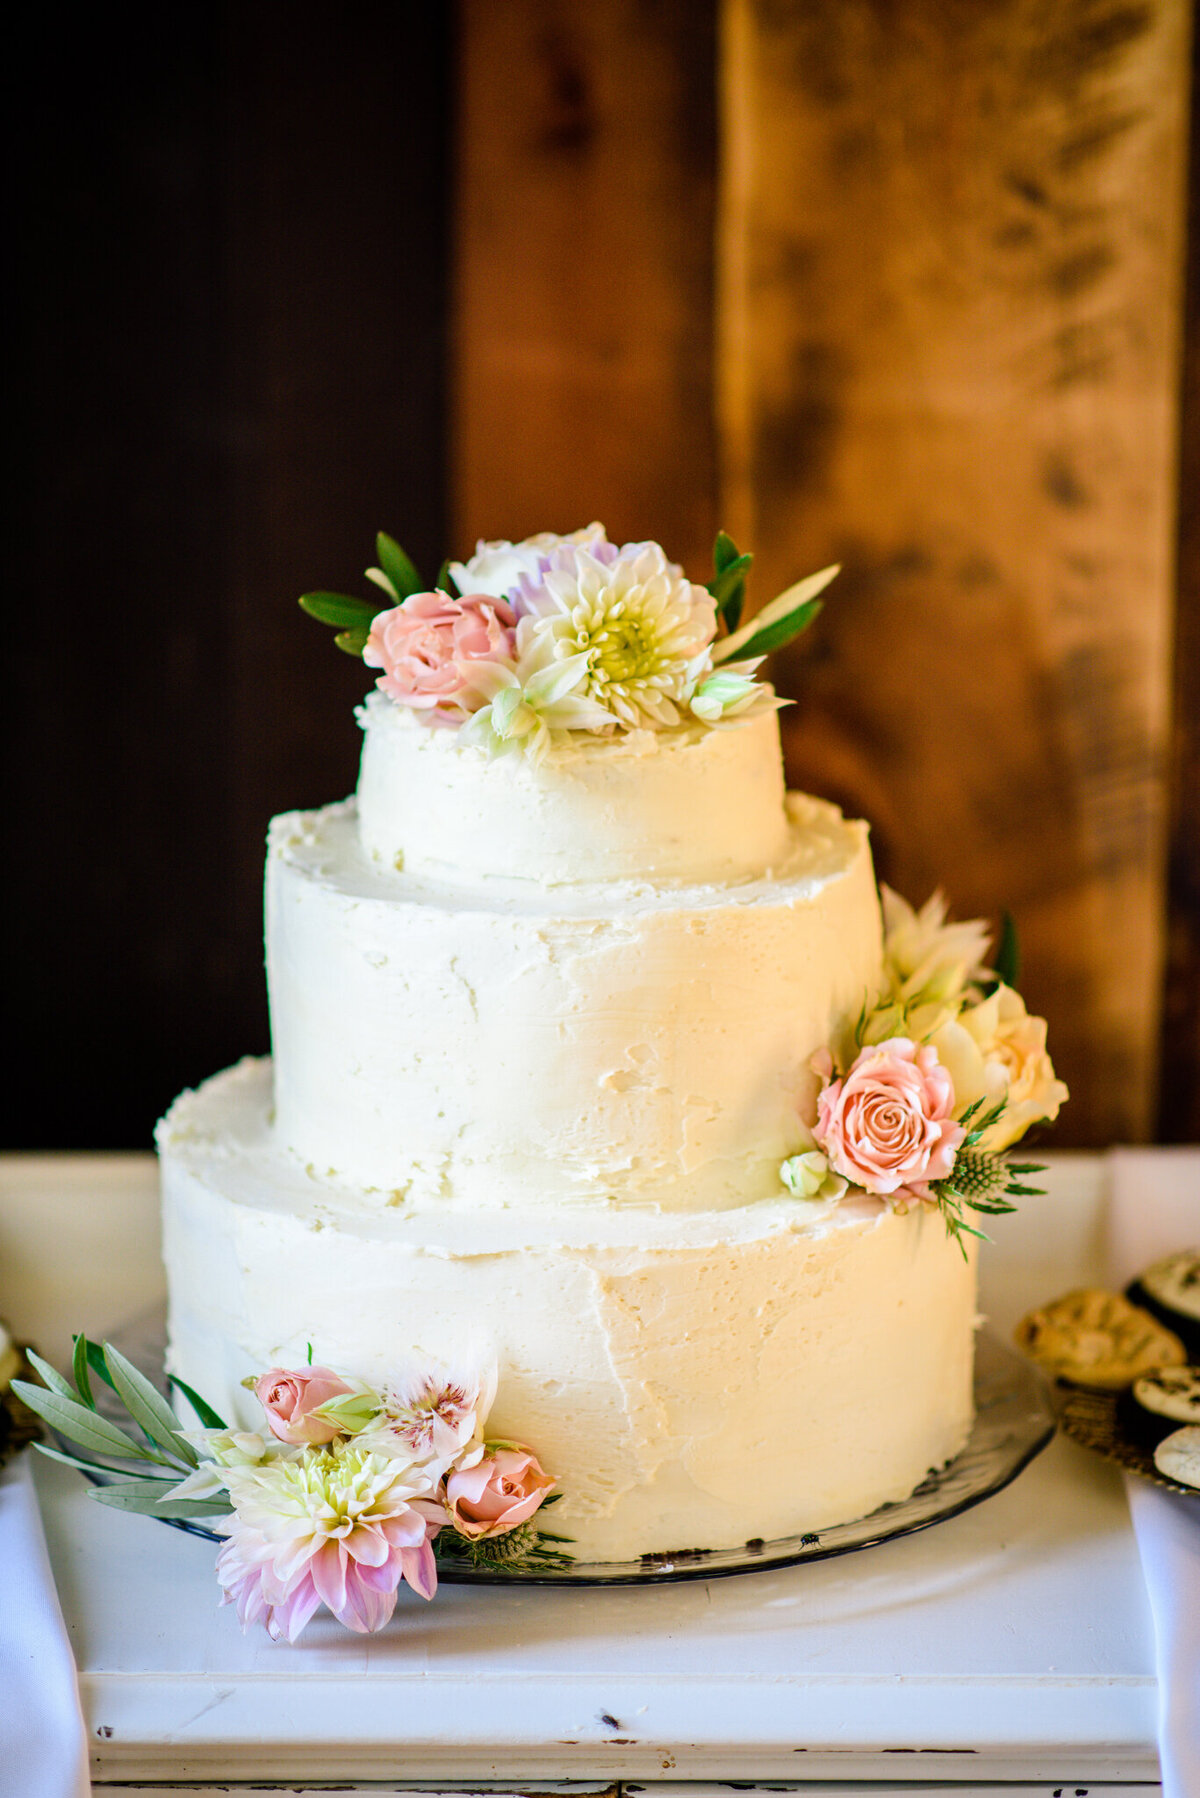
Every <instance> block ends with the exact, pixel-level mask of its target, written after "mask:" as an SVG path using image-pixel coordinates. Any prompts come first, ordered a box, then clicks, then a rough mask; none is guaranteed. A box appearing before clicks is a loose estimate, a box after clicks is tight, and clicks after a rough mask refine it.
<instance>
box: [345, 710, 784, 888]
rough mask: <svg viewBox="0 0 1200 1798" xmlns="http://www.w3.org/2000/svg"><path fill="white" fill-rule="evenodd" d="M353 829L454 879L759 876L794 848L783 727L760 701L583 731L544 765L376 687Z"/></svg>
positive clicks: (406, 863) (419, 869)
mask: <svg viewBox="0 0 1200 1798" xmlns="http://www.w3.org/2000/svg"><path fill="white" fill-rule="evenodd" d="M359 717H360V722H361V723H362V725H363V730H364V733H365V740H364V744H363V756H362V772H361V775H360V778H359V785H358V817H359V833H360V837H361V841H362V845H363V848H364V850H365V851H366V852H367V854H368V855H369V856H371V857H372V858H374V859H375V860H377V861H382V862H384V863H386V864H388V865H390V866H394V867H396V868H398V869H400V868H402V869H403V870H404V872H405V873H407V874H419V875H428V876H430V877H431V878H434V879H437V880H439V881H441V882H446V883H450V884H454V885H474V884H475V883H477V882H479V881H481V880H482V881H492V880H494V881H503V882H508V881H521V882H524V883H529V882H536V883H540V884H542V885H544V886H576V885H592V884H595V883H599V882H606V881H626V880H638V881H650V882H652V883H653V884H655V885H662V884H671V883H677V882H678V883H689V884H690V883H698V882H705V883H710V882H711V883H718V882H719V883H722V884H724V883H730V882H734V883H736V882H738V881H742V880H756V879H760V878H761V877H762V876H763V875H764V874H767V873H769V872H770V871H771V870H772V869H774V868H777V867H780V866H782V865H783V863H784V862H785V861H786V859H787V857H788V854H789V850H790V835H789V827H788V820H787V815H786V812H785V810H784V787H783V768H782V763H781V760H780V753H779V727H778V723H777V721H776V714H775V713H774V712H766V713H763V714H761V715H760V716H758V717H755V718H751V719H747V720H746V721H745V722H744V723H740V724H737V725H734V726H731V727H729V728H726V729H722V730H710V729H708V728H707V727H706V726H704V725H701V724H696V725H693V726H691V727H685V728H683V729H680V730H673V731H669V732H654V731H633V732H631V733H629V734H628V735H625V736H621V737H618V738H612V737H598V736H594V735H590V734H587V733H582V732H581V733H578V734H577V735H576V736H575V737H574V738H573V739H572V740H571V741H570V742H569V743H568V744H566V745H564V746H560V747H556V748H555V750H554V753H553V756H552V757H551V758H550V759H549V760H548V761H547V762H544V763H542V764H541V765H538V764H536V763H535V762H533V761H531V760H529V759H527V758H525V757H524V756H521V755H519V754H516V755H507V756H503V757H500V758H498V759H497V760H494V761H492V760H489V759H488V758H487V757H486V756H485V755H484V754H483V753H482V752H481V751H478V750H464V749H462V748H460V747H459V746H458V743H457V740H456V738H457V733H456V732H455V731H452V730H445V729H438V728H436V727H435V728H430V727H429V726H428V725H425V724H423V723H421V722H419V721H418V720H417V719H416V718H415V717H414V716H413V714H412V713H411V712H409V711H406V710H404V709H403V708H402V707H399V706H395V705H392V704H391V703H390V702H389V701H388V700H386V699H384V698H383V696H382V695H381V694H372V695H371V697H370V698H369V699H368V700H367V702H366V704H365V706H364V707H363V708H362V710H361V712H360V714H359Z"/></svg>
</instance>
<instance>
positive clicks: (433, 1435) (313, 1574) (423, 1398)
mask: <svg viewBox="0 0 1200 1798" xmlns="http://www.w3.org/2000/svg"><path fill="white" fill-rule="evenodd" d="M310 1355H311V1351H310ZM29 1359H30V1361H31V1363H32V1365H33V1366H34V1367H35V1368H36V1370H37V1372H38V1373H39V1374H40V1376H41V1378H42V1379H43V1381H44V1382H45V1385H44V1386H35V1385H33V1384H32V1383H31V1382H29V1381H14V1383H13V1389H14V1391H16V1392H18V1393H19V1394H20V1396H21V1397H22V1398H23V1399H24V1401H25V1403H26V1404H27V1405H28V1406H29V1408H30V1409H31V1410H32V1411H35V1412H36V1413H37V1414H38V1416H39V1417H41V1418H42V1419H43V1420H44V1421H45V1422H46V1423H48V1424H49V1425H50V1426H51V1428H52V1429H53V1430H54V1431H55V1432H56V1434H57V1435H59V1436H60V1437H65V1438H66V1439H67V1440H69V1441H70V1442H72V1443H74V1444H76V1445H77V1446H78V1447H80V1448H83V1449H85V1450H86V1451H87V1456H86V1458H85V1457H83V1456H80V1455H73V1454H67V1453H65V1452H64V1451H62V1450H60V1449H57V1448H53V1447H51V1446H49V1445H48V1444H46V1443H38V1444H37V1445H36V1446H37V1447H38V1448H39V1449H40V1450H41V1452H42V1453H43V1454H46V1455H49V1456H50V1457H51V1458H52V1459H54V1460H56V1461H64V1462H65V1463H66V1464H67V1465H68V1466H69V1467H77V1468H80V1469H82V1471H83V1472H84V1473H87V1474H88V1475H89V1476H90V1477H91V1478H92V1479H93V1480H96V1479H99V1480H101V1481H104V1482H110V1483H105V1484H100V1485H94V1486H93V1487H92V1488H91V1492H90V1496H91V1497H92V1498H94V1499H97V1500H98V1501H99V1502H100V1503H101V1504H105V1505H112V1506H115V1507H116V1508H117V1509H119V1510H124V1511H141V1512H144V1513H147V1514H148V1515H150V1516H152V1517H158V1518H161V1519H163V1520H164V1521H167V1522H179V1521H182V1520H185V1519H189V1518H202V1519H203V1520H204V1521H205V1523H206V1524H207V1525H208V1527H209V1528H211V1529H212V1530H213V1531H214V1532H215V1533H216V1534H218V1535H221V1536H224V1537H225V1538H226V1542H225V1546H224V1547H223V1548H222V1549H221V1552H220V1554H219V1555H218V1557H217V1579H218V1582H219V1583H220V1586H221V1588H222V1591H223V1593H224V1598H223V1601H222V1602H223V1603H225V1604H233V1605H236V1607H237V1613H238V1616H239V1618H240V1619H241V1623H242V1627H243V1628H246V1627H248V1626H249V1625H250V1624H252V1623H261V1624H263V1625H265V1627H266V1630H267V1633H268V1634H269V1635H270V1636H272V1637H273V1638H274V1639H275V1640H277V1641H278V1640H279V1639H280V1638H286V1639H287V1641H289V1642H294V1641H296V1639H297V1637H298V1636H299V1635H300V1634H301V1632H302V1631H303V1629H304V1628H305V1626H306V1625H307V1624H308V1622H309V1621H310V1619H311V1618H312V1617H313V1615H314V1614H315V1612H316V1611H318V1610H319V1609H320V1607H321V1606H322V1605H325V1606H326V1607H327V1608H328V1609H329V1610H330V1611H331V1612H332V1613H333V1615H334V1616H335V1617H336V1618H337V1620H338V1622H339V1623H342V1624H344V1625H345V1626H346V1628H347V1629H352V1630H355V1631H357V1632H358V1633H359V1634H370V1633H372V1632H374V1631H376V1630H380V1629H382V1628H383V1626H384V1624H386V1623H387V1621H388V1619H389V1618H390V1617H391V1615H392V1612H393V1611H394V1609H395V1607H396V1598H397V1594H398V1592H399V1589H400V1586H401V1584H404V1583H407V1584H408V1585H409V1586H411V1588H412V1590H413V1591H414V1592H416V1593H418V1594H419V1596H420V1597H422V1598H426V1599H428V1598H432V1597H433V1595H434V1593H435V1592H436V1591H437V1569H438V1562H439V1561H440V1560H452V1561H456V1562H458V1563H459V1564H460V1565H461V1564H463V1563H468V1564H473V1565H475V1566H491V1567H494V1568H496V1569H497V1570H499V1571H502V1572H511V1573H529V1572H535V1571H537V1570H539V1569H544V1568H547V1567H563V1566H566V1565H569V1563H570V1559H571V1557H570V1555H569V1554H568V1553H567V1550H566V1546H565V1544H566V1543H567V1541H568V1540H569V1539H568V1538H567V1537H564V1536H555V1535H552V1534H550V1533H549V1532H548V1531H546V1530H543V1529H541V1528H539V1526H538V1524H537V1523H536V1522H535V1521H534V1518H535V1516H536V1514H537V1513H538V1512H539V1511H540V1510H541V1509H542V1508H543V1507H544V1506H546V1505H549V1504H553V1503H554V1502H555V1500H556V1499H558V1498H559V1497H561V1494H560V1493H558V1492H556V1491H555V1490H554V1488H555V1484H556V1482H555V1481H554V1480H553V1479H552V1478H551V1477H550V1475H549V1474H547V1473H546V1472H545V1471H544V1469H543V1468H542V1466H541V1465H540V1463H539V1461H538V1459H537V1456H536V1455H535V1454H534V1453H533V1451H532V1449H530V1448H527V1447H526V1446H525V1445H524V1444H523V1443H520V1442H510V1441H507V1440H503V1439H501V1438H491V1437H488V1436H487V1435H486V1434H485V1425H486V1422H487V1415H488V1412H489V1410H490V1409H491V1405H492V1401H493V1399H494V1398H495V1391H496V1377H495V1372H494V1370H488V1371H486V1372H483V1373H472V1374H463V1373H453V1372H447V1370H446V1369H444V1368H442V1367H439V1366H435V1365H432V1364H426V1365H424V1366H421V1367H418V1368H415V1369H413V1370H411V1371H410V1372H409V1373H408V1374H407V1375H406V1376H402V1377H400V1378H398V1379H396V1380H391V1381H388V1382H385V1384H384V1385H383V1386H382V1388H375V1387H372V1386H369V1385H367V1384H366V1382H364V1381H362V1380H352V1379H344V1378H343V1377H342V1376H341V1375H340V1374H337V1373H335V1372H334V1371H333V1369H332V1368H329V1367H314V1366H312V1365H308V1366H306V1367H300V1368H286V1367H273V1368H271V1369H270V1370H269V1371H268V1372H266V1373H264V1374H262V1375H261V1376H260V1377H259V1378H257V1379H249V1380H247V1381H246V1382H245V1384H246V1385H247V1386H249V1387H252V1388H253V1390H254V1393H255V1396H256V1397H257V1399H258V1401H259V1403H260V1404H261V1406H262V1409H263V1413H264V1416H265V1421H266V1426H267V1431H268V1434H266V1435H264V1434H262V1433H260V1432H255V1431H249V1430H235V1429H230V1428H229V1427H228V1425H227V1424H226V1423H225V1422H224V1421H223V1420H222V1419H221V1418H220V1417H218V1415H217V1414H216V1412H215V1411H214V1410H213V1409H212V1407H211V1405H209V1404H207V1403H206V1402H205V1400H204V1399H202V1398H201V1397H200V1395H199V1394H198V1393H196V1392H194V1391H193V1390H192V1388H191V1387H190V1386H188V1385H187V1384H186V1383H185V1382H184V1381H183V1380H180V1379H174V1378H173V1380H172V1384H173V1385H174V1386H176V1387H177V1388H178V1390H179V1391H180V1392H181V1393H182V1395H183V1397H184V1398H185V1399H186V1400H187V1402H188V1404H189V1405H190V1406H191V1408H192V1410H193V1411H194V1413H195V1415H196V1418H197V1420H198V1422H199V1424H200V1426H201V1427H200V1428H198V1429H189V1428H187V1427H186V1426H185V1425H184V1424H183V1422H182V1421H181V1419H180V1418H179V1417H178V1416H177V1414H176V1412H175V1410H174V1409H173V1407H172V1406H171V1405H170V1404H168V1402H167V1400H166V1399H165V1398H164V1397H163V1396H162V1394H161V1393H160V1392H159V1391H158V1389H157V1388H156V1387H155V1386H153V1385H152V1384H151V1382H150V1381H149V1380H148V1379H146V1378H145V1376H144V1375H143V1374H141V1373H140V1372H139V1371H138V1369H137V1368H136V1367H134V1366H133V1364H132V1363H131V1362H130V1361H128V1360H127V1359H126V1357H125V1356H124V1355H122V1354H121V1353H120V1351H119V1350H117V1349H115V1348H114V1347H113V1346H112V1344H111V1343H104V1344H99V1343H95V1342H90V1341H89V1340H88V1339H87V1337H85V1336H77V1337H76V1338H75V1356H74V1363H73V1367H72V1378H71V1379H66V1378H64V1377H63V1375H62V1374H60V1373H58V1372H57V1371H56V1369H55V1368H53V1367H51V1366H50V1365H49V1364H48V1363H47V1362H45V1361H43V1360H42V1359H41V1358H40V1357H39V1356H37V1355H34V1354H32V1353H31V1354H30V1357H29ZM94 1380H99V1381H101V1382H103V1384H104V1386H106V1387H107V1388H109V1390H110V1392H111V1393H112V1395H113V1404H114V1405H117V1406H119V1407H122V1408H123V1409H124V1411H125V1412H126V1413H127V1414H128V1416H129V1418H130V1420H131V1422H132V1423H133V1424H134V1426H135V1428H136V1431H137V1434H136V1435H135V1434H133V1433H131V1432H130V1431H129V1430H127V1429H124V1428H122V1427H121V1426H120V1425H118V1424H116V1423H114V1422H112V1421H110V1419H109V1418H108V1417H107V1416H104V1415H102V1414H101V1412H100V1411H99V1410H98V1408H97V1404H96V1397H95V1387H94V1385H93V1381H94ZM108 1408H111V1407H108V1406H106V1409H108ZM97 1456H101V1457H103V1458H102V1459H97V1458H96V1457H97ZM148 1468H153V1469H154V1472H153V1473H147V1471H146V1470H147V1469H148Z"/></svg>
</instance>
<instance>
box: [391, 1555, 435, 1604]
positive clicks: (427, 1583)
mask: <svg viewBox="0 0 1200 1798" xmlns="http://www.w3.org/2000/svg"><path fill="white" fill-rule="evenodd" d="M400 1567H401V1571H402V1573H403V1577H404V1578H405V1579H406V1580H407V1581H408V1584H409V1585H410V1586H411V1587H412V1589H413V1591H414V1592H415V1593H417V1595H418V1597H420V1598H432V1597H433V1595H434V1593H435V1592H436V1591H437V1562H436V1561H435V1559H434V1556H433V1550H432V1548H431V1547H430V1546H429V1544H428V1542H424V1543H422V1545H421V1547H420V1548H402V1549H401V1550H400Z"/></svg>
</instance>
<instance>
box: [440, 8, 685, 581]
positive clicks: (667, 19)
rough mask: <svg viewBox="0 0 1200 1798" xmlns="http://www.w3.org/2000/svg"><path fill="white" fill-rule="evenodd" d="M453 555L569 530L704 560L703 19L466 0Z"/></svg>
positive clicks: (659, 11) (675, 12)
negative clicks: (485, 540)
mask: <svg viewBox="0 0 1200 1798" xmlns="http://www.w3.org/2000/svg"><path fill="white" fill-rule="evenodd" d="M459 17H460V43H461V51H460V78H461V95H462V97H461V102H460V115H459V122H458V133H457V141H458V146H459V174H458V205H457V212H458V248H457V288H456V295H457V298H456V308H455V324H454V336H453V359H454V365H455V387H456V402H455V430H454V467H453V479H452V488H453V494H454V512H455V517H454V525H455V531H454V540H455V544H456V546H457V547H458V548H459V549H462V548H464V547H465V546H466V545H468V544H469V543H470V542H471V541H472V540H473V539H474V538H476V537H479V536H493V537H494V536H505V537H508V536H518V537H519V536H521V535H523V534H524V533H526V532H529V531H534V530H545V529H554V530H562V531H565V530H572V529H574V528H576V527H577V526H579V525H583V524H586V523H588V522H589V520H590V519H592V518H600V519H601V520H602V521H603V522H604V523H605V524H606V525H607V527H608V529H609V531H610V533H611V534H612V535H613V536H614V537H616V538H618V539H630V538H642V537H655V538H658V539H660V540H661V541H662V542H663V543H664V544H666V545H667V546H668V547H669V549H670V551H671V553H672V554H673V555H675V556H677V557H678V558H679V559H680V560H683V561H686V562H688V563H689V564H695V565H697V566H703V565H705V564H707V562H708V557H709V554H710V551H711V547H712V540H713V535H714V532H715V510H714V488H715V472H714V470H715V464H714V447H713V435H714V427H713V416H712V403H711V385H712V354H711V337H712V320H713V301H712V264H713V252H712V228H713V183H714V156H715V146H714V123H715V97H714V89H713V53H714V21H713V17H712V12H711V9H710V7H708V6H706V5H705V6H693V5H691V4H689V0H664V3H663V4H659V5H655V6H653V7H647V6H644V5H639V4H637V0H593V3H592V4H589V5H588V6H586V7H581V6H577V5H572V4H570V3H569V0H514V3H513V4H506V5H503V6H496V5H493V4H490V0H463V4H462V5H461V7H460V14H459Z"/></svg>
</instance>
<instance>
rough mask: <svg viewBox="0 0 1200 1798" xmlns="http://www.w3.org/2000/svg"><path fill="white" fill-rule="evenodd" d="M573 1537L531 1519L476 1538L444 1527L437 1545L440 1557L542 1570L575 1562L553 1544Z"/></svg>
mask: <svg viewBox="0 0 1200 1798" xmlns="http://www.w3.org/2000/svg"><path fill="white" fill-rule="evenodd" d="M570 1540H571V1538H570V1537H569V1536H552V1535H551V1534H550V1533H549V1531H548V1530H540V1529H539V1528H538V1527H537V1524H536V1523H534V1522H533V1521H532V1519H531V1520H530V1521H529V1522H528V1523H519V1524H518V1525H517V1527H516V1529H515V1530H509V1532H508V1534H507V1535H504V1536H481V1537H477V1538H475V1539H474V1540H472V1539H471V1538H470V1537H468V1536H460V1535H459V1533H458V1531H457V1530H443V1531H442V1533H441V1535H440V1536H439V1537H438V1539H437V1543H436V1545H435V1546H436V1551H437V1555H438V1558H439V1559H441V1558H442V1557H443V1556H444V1557H446V1558H448V1559H452V1560H455V1561H469V1562H470V1564H471V1566H472V1567H488V1568H491V1569H492V1570H493V1571H494V1572H496V1573H539V1572H546V1571H547V1570H549V1569H562V1568H565V1567H570V1566H571V1565H572V1556H571V1555H569V1554H567V1553H566V1552H565V1551H564V1550H563V1549H561V1548H558V1547H555V1546H553V1545H554V1544H556V1543H560V1542H569V1541H570Z"/></svg>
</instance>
